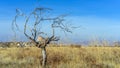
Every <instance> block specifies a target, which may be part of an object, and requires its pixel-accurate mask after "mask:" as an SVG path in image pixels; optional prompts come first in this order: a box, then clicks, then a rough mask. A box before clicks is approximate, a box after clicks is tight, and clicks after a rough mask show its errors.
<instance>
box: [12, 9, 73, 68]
mask: <svg viewBox="0 0 120 68" xmlns="http://www.w3.org/2000/svg"><path fill="white" fill-rule="evenodd" d="M50 11H51V9H49V8H35V9H34V10H33V11H32V12H31V13H30V14H29V15H25V14H24V13H23V12H22V11H21V10H19V9H16V16H15V18H14V20H13V22H12V29H13V31H14V32H15V31H16V30H17V31H19V30H20V28H19V25H18V23H17V22H16V21H17V19H18V17H20V16H21V17H23V18H24V19H25V23H24V30H23V32H24V35H25V36H26V37H27V38H28V39H29V40H31V41H32V42H33V43H34V44H35V46H36V47H38V48H41V50H42V57H43V60H42V66H43V67H45V66H46V62H47V55H46V46H47V44H50V42H52V41H58V40H59V39H60V38H59V37H57V36H55V32H56V30H55V29H58V28H59V29H61V30H63V31H64V32H70V33H72V31H70V29H69V28H70V26H69V28H68V27H67V26H66V25H65V24H64V20H65V19H64V17H65V16H66V15H60V16H57V17H50V16H46V15H47V14H48V13H49V12H50ZM33 18H34V22H33ZM31 20H32V22H33V23H32V28H30V27H31V26H29V25H31V24H30V23H29V22H30V21H31ZM46 22H47V23H49V24H50V28H48V29H51V31H52V32H51V35H48V34H47V32H46V31H42V30H41V29H42V27H41V25H42V24H44V23H46ZM44 27H46V26H44Z"/></svg>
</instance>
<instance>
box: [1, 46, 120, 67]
mask: <svg viewBox="0 0 120 68" xmlns="http://www.w3.org/2000/svg"><path fill="white" fill-rule="evenodd" d="M47 55H48V58H47V59H48V62H47V67H48V68H120V64H119V63H120V48H119V47H47ZM41 58H42V56H41V51H40V49H38V48H36V47H31V48H0V68H41V65H40V63H41V62H40V61H41Z"/></svg>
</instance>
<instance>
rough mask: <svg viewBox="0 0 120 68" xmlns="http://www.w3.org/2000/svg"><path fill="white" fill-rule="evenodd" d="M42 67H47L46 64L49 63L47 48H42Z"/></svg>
mask: <svg viewBox="0 0 120 68" xmlns="http://www.w3.org/2000/svg"><path fill="white" fill-rule="evenodd" d="M41 49H42V67H43V68H45V67H46V62H47V55H46V48H45V47H42V48H41Z"/></svg>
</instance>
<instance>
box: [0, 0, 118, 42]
mask: <svg viewBox="0 0 120 68" xmlns="http://www.w3.org/2000/svg"><path fill="white" fill-rule="evenodd" d="M38 6H42V7H47V8H51V9H53V13H54V14H56V15H60V14H69V16H68V17H67V20H68V21H69V22H70V23H72V24H74V25H75V26H78V25H79V26H81V28H80V29H76V30H74V32H73V34H68V37H67V39H71V40H69V41H68V42H71V41H72V42H73V41H75V42H76V43H77V42H80V40H91V39H94V38H100V39H107V40H111V39H112V40H114V41H116V40H120V39H119V38H120V31H119V29H120V0H40V1H38V0H1V1H0V41H5V40H6V41H8V40H10V38H12V35H13V33H12V31H11V22H12V20H13V18H14V16H15V9H16V8H20V9H21V10H22V11H23V12H25V13H29V12H30V11H31V10H33V9H34V8H35V7H38ZM21 22H22V21H21ZM21 25H22V24H21ZM62 38H63V36H62ZM63 39H65V38H63ZM76 40H77V41H76Z"/></svg>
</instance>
